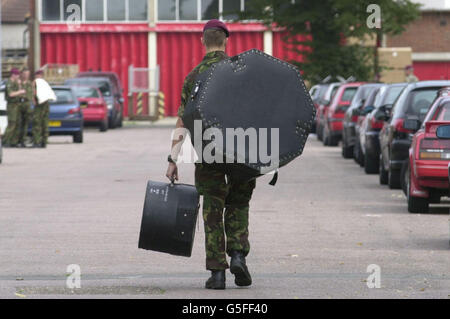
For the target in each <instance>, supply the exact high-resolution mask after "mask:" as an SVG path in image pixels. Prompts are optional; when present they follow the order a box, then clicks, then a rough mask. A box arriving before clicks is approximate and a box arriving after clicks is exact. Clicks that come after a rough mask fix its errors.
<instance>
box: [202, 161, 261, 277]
mask: <svg viewBox="0 0 450 319" xmlns="http://www.w3.org/2000/svg"><path fill="white" fill-rule="evenodd" d="M195 166H196V167H195V184H196V187H197V189H198V191H199V193H200V194H201V195H203V221H204V226H205V249H206V269H208V270H221V269H227V268H229V265H228V262H227V258H226V254H228V255H230V254H231V252H232V251H233V250H236V251H240V252H242V253H243V254H244V255H245V256H247V255H248V253H249V251H250V243H249V240H248V236H249V232H248V224H249V222H248V215H249V214H248V211H249V202H250V199H251V197H252V194H253V190H254V188H255V186H256V181H255V180H251V181H244V182H243V181H237V180H236V179H235V178H233V176H231V175H229V174H225V173H224V172H223V171H222V170H219V169H217V167H214V166H212V165H208V164H196V165H195Z"/></svg>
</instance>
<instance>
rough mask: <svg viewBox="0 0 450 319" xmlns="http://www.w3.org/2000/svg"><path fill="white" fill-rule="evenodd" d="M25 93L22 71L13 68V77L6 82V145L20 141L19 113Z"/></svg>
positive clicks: (12, 144) (9, 145)
mask: <svg viewBox="0 0 450 319" xmlns="http://www.w3.org/2000/svg"><path fill="white" fill-rule="evenodd" d="M25 94H26V92H25V90H24V89H22V88H21V83H20V71H19V70H18V69H16V68H13V69H11V77H10V79H9V81H8V83H7V84H6V101H7V103H8V104H7V116H8V127H7V128H6V131H5V136H4V147H17V145H18V143H19V134H18V124H19V123H18V118H19V116H18V114H19V107H20V103H21V99H22V98H23V97H24V96H25Z"/></svg>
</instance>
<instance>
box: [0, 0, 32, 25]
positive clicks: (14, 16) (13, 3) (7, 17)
mask: <svg viewBox="0 0 450 319" xmlns="http://www.w3.org/2000/svg"><path fill="white" fill-rule="evenodd" d="M1 2H2V23H24V21H25V16H26V15H27V14H29V12H30V1H28V0H1Z"/></svg>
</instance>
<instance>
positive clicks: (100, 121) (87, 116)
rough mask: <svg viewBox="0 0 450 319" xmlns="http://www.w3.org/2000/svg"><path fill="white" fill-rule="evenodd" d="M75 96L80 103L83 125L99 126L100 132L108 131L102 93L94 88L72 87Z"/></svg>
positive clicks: (105, 107) (105, 105)
mask: <svg viewBox="0 0 450 319" xmlns="http://www.w3.org/2000/svg"><path fill="white" fill-rule="evenodd" d="M72 88H73V90H74V92H75V95H76V96H77V98H78V101H80V104H81V109H82V112H83V119H84V123H94V124H97V125H99V126H100V132H106V131H107V130H108V105H107V103H106V101H105V99H104V98H103V95H102V93H101V92H100V90H99V89H98V88H96V87H91V86H73V87H72Z"/></svg>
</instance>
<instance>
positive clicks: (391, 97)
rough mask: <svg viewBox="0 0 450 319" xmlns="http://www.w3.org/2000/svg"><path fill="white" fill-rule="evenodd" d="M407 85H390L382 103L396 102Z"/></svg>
mask: <svg viewBox="0 0 450 319" xmlns="http://www.w3.org/2000/svg"><path fill="white" fill-rule="evenodd" d="M405 86H406V85H405ZM405 86H391V87H388V88H387V90H386V94H385V95H384V97H383V101H382V102H381V105H386V104H394V102H395V100H396V99H397V98H398V97H399V95H400V93H402V91H403V89H404V88H405Z"/></svg>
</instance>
